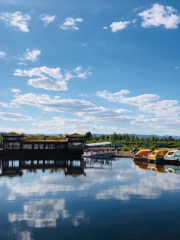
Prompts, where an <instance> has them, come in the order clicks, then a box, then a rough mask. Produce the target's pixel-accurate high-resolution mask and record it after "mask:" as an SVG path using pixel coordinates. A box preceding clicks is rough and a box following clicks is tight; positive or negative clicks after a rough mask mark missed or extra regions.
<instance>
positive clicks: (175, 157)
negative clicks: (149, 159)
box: [164, 150, 180, 161]
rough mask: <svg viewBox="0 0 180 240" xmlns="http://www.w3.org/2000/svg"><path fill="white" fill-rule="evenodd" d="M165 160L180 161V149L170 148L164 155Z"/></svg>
mask: <svg viewBox="0 0 180 240" xmlns="http://www.w3.org/2000/svg"><path fill="white" fill-rule="evenodd" d="M164 160H169V161H179V160H180V150H170V151H169V152H168V153H167V154H166V155H165V156H164Z"/></svg>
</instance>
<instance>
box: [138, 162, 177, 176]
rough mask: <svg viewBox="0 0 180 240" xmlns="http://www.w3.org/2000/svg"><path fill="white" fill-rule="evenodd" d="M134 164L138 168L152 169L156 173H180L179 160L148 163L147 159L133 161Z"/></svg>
mask: <svg viewBox="0 0 180 240" xmlns="http://www.w3.org/2000/svg"><path fill="white" fill-rule="evenodd" d="M134 164H135V165H136V166H137V167H138V168H139V169H140V170H145V171H146V170H152V171H153V172H156V173H174V174H180V166H179V162H174V163H173V162H172V161H171V162H168V161H166V162H160V163H156V162H154V163H153V162H151V163H148V162H147V161H137V160H136V161H134Z"/></svg>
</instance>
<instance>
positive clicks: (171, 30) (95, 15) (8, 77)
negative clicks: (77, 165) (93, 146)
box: [0, 0, 180, 135]
mask: <svg viewBox="0 0 180 240" xmlns="http://www.w3.org/2000/svg"><path fill="white" fill-rule="evenodd" d="M0 9H1V12H0V29H1V38H0V73H1V74H0V84H1V85H0V132H2V131H3V132H4V131H6V132H9V131H16V132H26V133H47V134H48V133H49V134H50V133H52V134H53V133H56V134H58V133H66V132H68V133H71V132H79V133H84V132H87V131H91V132H93V133H112V132H114V131H115V132H117V133H138V134H158V135H166V134H168V135H180V130H179V125H180V104H179V101H180V94H179V76H180V54H179V53H180V45H179V37H180V31H179V28H180V1H177V0H176V1H159V2H153V1H149V0H147V1H146V2H144V1H128V2H124V1H121V0H118V1H115V0H113V1H112V0H111V1H110V0H103V1H94V0H92V1H90V2H85V1H82V0H79V1H78V2H77V1H73V0H66V1H65V0H62V1H58V0H51V1H50V0H46V1H45V2H44V1H42V0H39V1H34V0H31V1H29V2H27V1H22V0H16V1H14V0H13V1H9V0H1V3H0Z"/></svg>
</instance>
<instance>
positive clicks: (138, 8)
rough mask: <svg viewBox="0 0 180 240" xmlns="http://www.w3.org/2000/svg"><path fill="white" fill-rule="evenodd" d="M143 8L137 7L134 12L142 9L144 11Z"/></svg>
mask: <svg viewBox="0 0 180 240" xmlns="http://www.w3.org/2000/svg"><path fill="white" fill-rule="evenodd" d="M142 8H143V7H142V6H141V7H137V8H135V9H134V10H133V12H137V11H139V10H140V9H142Z"/></svg>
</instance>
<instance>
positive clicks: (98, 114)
mask: <svg viewBox="0 0 180 240" xmlns="http://www.w3.org/2000/svg"><path fill="white" fill-rule="evenodd" d="M22 104H25V105H29V106H36V107H39V108H41V109H43V110H44V111H52V112H72V113H75V114H76V115H78V116H81V117H83V118H84V119H86V120H88V121H89V120H96V121H110V122H127V121H128V122H129V121H132V120H133V119H134V118H132V117H130V116H129V115H131V114H132V112H131V111H128V110H126V109H116V110H113V109H109V108H104V107H97V106H95V105H94V104H93V103H91V102H90V101H85V100H77V99H57V98H56V97H55V98H51V97H49V96H48V95H45V94H43V95H36V94H33V93H29V94H24V95H19V94H16V95H15V99H14V100H13V101H12V103H11V105H12V106H18V105H22ZM87 113H88V114H87Z"/></svg>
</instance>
